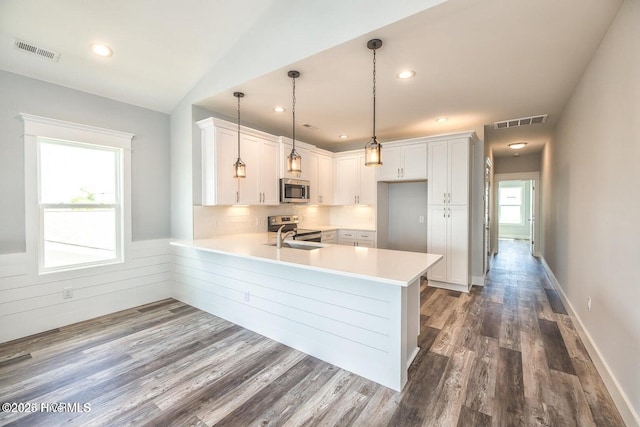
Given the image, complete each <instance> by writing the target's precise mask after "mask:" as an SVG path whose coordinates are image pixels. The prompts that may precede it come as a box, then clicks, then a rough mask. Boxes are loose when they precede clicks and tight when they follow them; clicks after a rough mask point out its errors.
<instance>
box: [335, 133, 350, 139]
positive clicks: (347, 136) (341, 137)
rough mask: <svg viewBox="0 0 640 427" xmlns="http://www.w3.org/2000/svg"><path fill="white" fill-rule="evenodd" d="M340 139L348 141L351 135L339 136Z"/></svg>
mask: <svg viewBox="0 0 640 427" xmlns="http://www.w3.org/2000/svg"><path fill="white" fill-rule="evenodd" d="M338 138H340V139H347V138H349V135H345V134H342V135H338Z"/></svg>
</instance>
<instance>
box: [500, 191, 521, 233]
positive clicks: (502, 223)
mask: <svg viewBox="0 0 640 427" xmlns="http://www.w3.org/2000/svg"><path fill="white" fill-rule="evenodd" d="M507 188H509V189H517V190H519V191H520V203H518V204H515V203H501V202H502V200H501V192H502V190H504V189H507ZM524 196H525V189H524V183H523V182H520V183H518V184H517V185H498V223H499V224H500V225H504V226H512V227H522V226H524V225H525V218H524V205H523V203H524V198H525V197H524ZM503 206H511V207H513V206H517V207H518V210H519V217H520V221H519V222H503V221H502V207H503Z"/></svg>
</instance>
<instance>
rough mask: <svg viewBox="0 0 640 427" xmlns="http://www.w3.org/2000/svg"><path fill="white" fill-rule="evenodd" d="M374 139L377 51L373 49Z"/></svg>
mask: <svg viewBox="0 0 640 427" xmlns="http://www.w3.org/2000/svg"><path fill="white" fill-rule="evenodd" d="M373 139H374V140H375V139H376V49H373Z"/></svg>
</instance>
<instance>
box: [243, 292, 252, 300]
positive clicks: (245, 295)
mask: <svg viewBox="0 0 640 427" xmlns="http://www.w3.org/2000/svg"><path fill="white" fill-rule="evenodd" d="M250 299H251V294H250V293H249V291H247V292H245V293H244V302H249V300H250Z"/></svg>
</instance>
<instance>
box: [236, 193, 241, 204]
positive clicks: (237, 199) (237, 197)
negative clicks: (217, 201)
mask: <svg viewBox="0 0 640 427" xmlns="http://www.w3.org/2000/svg"><path fill="white" fill-rule="evenodd" d="M239 201H240V192H239V191H236V203H238V202H239Z"/></svg>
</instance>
